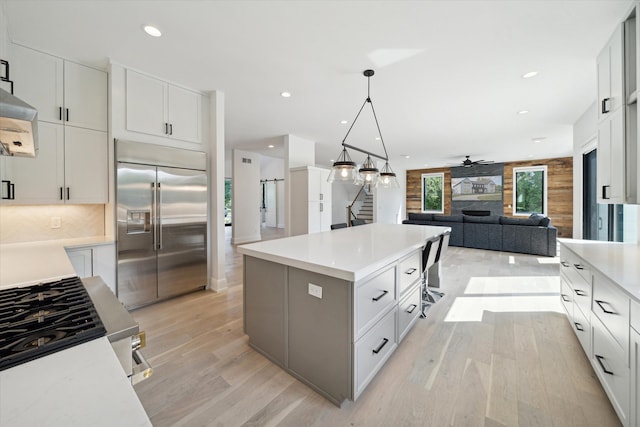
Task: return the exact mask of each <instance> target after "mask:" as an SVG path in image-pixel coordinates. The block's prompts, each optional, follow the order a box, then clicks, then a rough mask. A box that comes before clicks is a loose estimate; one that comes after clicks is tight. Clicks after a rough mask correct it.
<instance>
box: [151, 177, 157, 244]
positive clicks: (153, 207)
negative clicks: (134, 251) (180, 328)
mask: <svg viewBox="0 0 640 427" xmlns="http://www.w3.org/2000/svg"><path fill="white" fill-rule="evenodd" d="M151 198H152V202H151V226H152V227H153V251H154V252H155V251H156V248H157V246H158V243H157V236H156V183H155V182H152V183H151Z"/></svg>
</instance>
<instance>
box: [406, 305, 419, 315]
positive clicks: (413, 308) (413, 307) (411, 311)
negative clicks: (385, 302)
mask: <svg viewBox="0 0 640 427" xmlns="http://www.w3.org/2000/svg"><path fill="white" fill-rule="evenodd" d="M409 307H411V308H410V309H409V310H407V313H409V314H411V313H413V310H415V309H416V307H417V305H415V304H411V305H410V306H409Z"/></svg>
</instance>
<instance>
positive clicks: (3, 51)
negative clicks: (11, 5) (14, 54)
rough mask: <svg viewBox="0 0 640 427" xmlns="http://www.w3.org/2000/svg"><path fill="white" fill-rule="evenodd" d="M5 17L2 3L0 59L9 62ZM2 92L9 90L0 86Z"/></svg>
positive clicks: (0, 11) (0, 6)
mask: <svg viewBox="0 0 640 427" xmlns="http://www.w3.org/2000/svg"><path fill="white" fill-rule="evenodd" d="M7 27H8V22H7V15H5V13H4V2H0V58H2V59H4V60H10V59H11V58H9V57H8V53H9V33H8V32H7ZM1 87H2V88H3V89H4V90H8V89H9V88H7V87H5V86H1Z"/></svg>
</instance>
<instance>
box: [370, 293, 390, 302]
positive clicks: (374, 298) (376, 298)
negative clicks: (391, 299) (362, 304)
mask: <svg viewBox="0 0 640 427" xmlns="http://www.w3.org/2000/svg"><path fill="white" fill-rule="evenodd" d="M388 293H389V291H382V293H381V294H380V295H378V296H377V297H373V298H371V299H372V300H373V301H380V300H381V299H382V297H384V296H385V295H386V294H388Z"/></svg>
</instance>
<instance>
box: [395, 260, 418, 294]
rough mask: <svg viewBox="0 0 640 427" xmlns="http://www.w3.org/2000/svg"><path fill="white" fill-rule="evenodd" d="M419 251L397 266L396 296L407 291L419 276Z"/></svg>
mask: <svg viewBox="0 0 640 427" xmlns="http://www.w3.org/2000/svg"><path fill="white" fill-rule="evenodd" d="M420 267H421V263H420V251H416V252H414V253H413V254H411V255H409V256H408V257H406V258H404V259H403V260H401V261H400V263H399V266H398V276H399V277H398V296H402V295H403V294H404V291H406V290H407V289H409V287H411V285H413V284H414V283H415V282H416V281H417V280H418V279H419V278H420V275H421V272H420Z"/></svg>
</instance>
